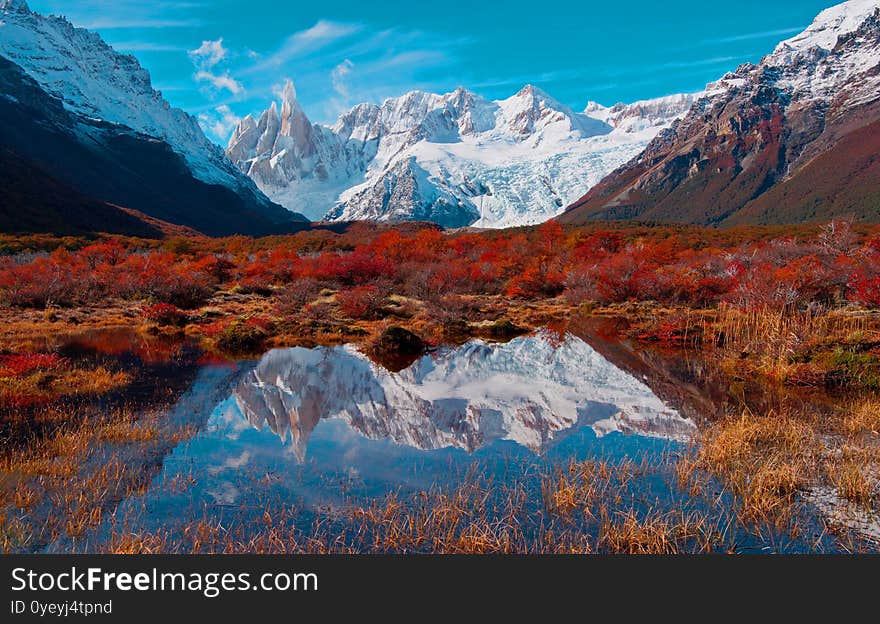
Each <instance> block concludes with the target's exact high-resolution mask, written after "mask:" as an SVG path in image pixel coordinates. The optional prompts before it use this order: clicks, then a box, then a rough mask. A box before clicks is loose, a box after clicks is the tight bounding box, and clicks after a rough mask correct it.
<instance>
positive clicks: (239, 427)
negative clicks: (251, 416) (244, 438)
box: [207, 397, 251, 440]
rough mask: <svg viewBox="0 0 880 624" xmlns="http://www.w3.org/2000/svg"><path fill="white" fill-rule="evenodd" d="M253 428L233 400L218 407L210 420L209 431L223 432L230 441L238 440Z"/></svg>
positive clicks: (230, 399) (229, 399) (225, 401)
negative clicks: (243, 433)
mask: <svg viewBox="0 0 880 624" xmlns="http://www.w3.org/2000/svg"><path fill="white" fill-rule="evenodd" d="M250 428H251V426H250V425H249V424H248V422H247V420H246V419H245V416H244V414H242V413H241V410H240V409H239V408H238V405H237V404H236V402H235V400H234V399H233V398H231V397H230V398H228V399H226V400H224V401H223V402H222V403H220V404H219V405H217V407H215V408H214V410H213V411H212V412H211V416H210V417H209V418H208V427H207V429H208V430H214V431H218V432H221V433H222V434H223V436H224V437H225V438H227V439H228V440H238V439H239V438H240V437H241V434H242V432H244V431H247V430H248V429H250Z"/></svg>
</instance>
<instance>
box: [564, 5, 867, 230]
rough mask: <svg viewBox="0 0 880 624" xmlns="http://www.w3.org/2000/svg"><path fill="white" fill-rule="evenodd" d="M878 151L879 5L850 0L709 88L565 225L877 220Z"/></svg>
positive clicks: (578, 207) (570, 212)
mask: <svg viewBox="0 0 880 624" xmlns="http://www.w3.org/2000/svg"><path fill="white" fill-rule="evenodd" d="M878 149H880V0H851V1H850V2H844V3H843V4H839V5H836V6H833V7H831V8H829V9H827V10H825V11H823V12H822V13H820V14H819V15H818V16H817V17H816V19H815V20H814V22H813V23H812V24H811V25H810V26H809V27H808V28H807V29H806V30H805V31H803V32H802V33H800V34H798V35H797V36H795V37H792V38H791V39H788V40H786V41H782V42H781V43H779V45H778V46H776V48H775V50H774V51H773V52H772V53H771V54H769V55H767V56H766V57H764V58H763V59H762V60H761V62H760V63H759V64H757V65H752V64H745V65H742V66H740V67H739V68H737V70H736V71H735V72H730V73H728V74H727V75H725V76H724V77H722V78H721V79H720V80H718V81H717V82H715V83H712V84H710V85H709V86H708V87H707V91H706V97H704V98H702V99H701V100H700V101H698V102H697V103H696V104H695V105H694V107H693V108H692V109H691V110H690V112H689V113H688V114H687V115H686V116H685V117H683V118H682V119H681V120H680V121H679V122H677V123H676V124H674V125H673V126H672V128H671V129H670V130H668V131H666V132H663V133H661V134H660V135H658V137H657V138H656V139H654V140H653V141H652V142H651V144H650V145H648V147H647V148H646V149H645V151H644V152H643V153H641V154H640V155H639V156H638V157H637V158H635V159H633V160H632V161H631V162H629V163H627V164H626V165H625V166H623V167H621V168H620V169H618V170H617V171H615V172H614V173H613V174H611V175H609V176H608V178H606V179H605V180H603V181H602V182H601V183H600V184H598V185H597V186H595V187H593V188H592V189H591V190H590V191H589V192H588V193H587V194H586V195H585V196H584V197H583V198H581V199H580V200H578V201H577V202H575V203H574V204H573V205H572V206H571V207H570V209H569V210H568V211H567V212H566V213H565V214H564V215H563V216H562V217H561V220H562V221H567V222H583V221H587V220H591V219H592V220H604V219H618V218H624V219H629V218H643V219H651V220H661V221H684V222H694V223H706V224H708V223H717V224H725V225H733V224H740V223H755V224H762V223H785V222H798V221H807V220H827V219H830V218H832V217H834V216H838V215H842V214H845V215H851V216H853V217H855V218H858V219H863V220H871V221H877V220H880V201H878V194H877V180H880V162H878V161H877V158H876V154H877V151H878ZM587 175H588V174H587Z"/></svg>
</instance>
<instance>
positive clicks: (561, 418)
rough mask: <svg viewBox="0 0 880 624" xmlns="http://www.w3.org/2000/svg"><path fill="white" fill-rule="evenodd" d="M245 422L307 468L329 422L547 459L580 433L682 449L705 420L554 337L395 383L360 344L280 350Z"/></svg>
mask: <svg viewBox="0 0 880 624" xmlns="http://www.w3.org/2000/svg"><path fill="white" fill-rule="evenodd" d="M234 397H235V401H236V403H237V405H238V408H239V410H240V411H241V413H242V415H243V416H244V417H245V418H246V419H247V420H248V421H249V422H250V423H251V424H252V425H253V426H255V427H257V428H262V427H264V426H268V427H269V428H270V429H271V430H272V431H273V432H275V433H276V434H277V435H279V436H280V437H281V438H282V440H284V441H286V442H289V443H290V444H291V446H292V449H293V451H294V453H295V454H296V455H297V457H298V458H299V459H300V460H302V459H303V458H304V457H305V453H306V447H307V445H308V439H309V436H310V434H311V432H312V431H313V430H314V428H315V427H316V426H317V424H318V422H319V421H320V420H321V419H322V418H342V419H344V420H345V421H346V422H347V423H348V424H349V425H350V426H351V427H352V428H353V429H354V430H355V431H357V432H359V433H361V434H362V435H364V436H366V437H368V438H371V439H384V438H390V439H391V440H393V441H394V442H395V443H397V444H402V445H407V446H412V447H415V448H419V449H425V450H429V449H437V448H443V447H458V448H462V449H465V450H467V451H474V450H476V449H479V448H482V447H484V446H486V445H488V444H490V443H491V442H493V441H495V440H502V439H503V440H511V441H514V442H516V443H518V444H520V445H522V446H524V447H526V448H529V449H531V450H533V451H535V452H542V451H543V450H545V449H546V448H547V447H548V446H550V445H551V444H553V443H554V442H555V441H558V440H559V439H561V438H562V437H564V436H565V434H566V432H567V431H571V430H573V428H575V427H578V426H589V427H591V428H592V429H593V430H594V431H595V432H596V434H597V435H598V436H602V435H606V434H608V433H610V432H612V431H621V432H623V433H637V434H640V435H647V436H657V437H663V438H669V439H677V440H682V439H686V438H688V437H690V436H691V435H693V433H694V432H695V431H696V429H695V425H694V424H693V422H692V421H691V420H689V419H687V418H684V417H682V416H681V415H680V414H679V413H678V412H676V411H675V410H674V409H672V408H670V407H668V406H667V405H665V404H664V403H663V402H662V401H661V400H660V399H659V398H657V396H656V395H655V394H654V393H653V392H652V391H651V390H650V389H649V388H648V387H647V386H646V385H645V384H643V383H642V382H641V381H639V380H638V379H636V378H635V377H633V376H631V375H629V374H628V373H626V372H624V371H622V370H621V369H619V368H617V367H616V366H614V365H613V364H611V363H610V362H608V360H606V359H605V358H604V357H602V356H601V355H600V354H599V353H597V352H596V351H595V350H594V349H593V348H592V347H590V346H589V345H587V344H586V343H585V342H584V341H582V340H580V339H579V338H576V337H574V336H567V337H566V338H565V339H564V340H563V341H562V342H561V344H560V343H558V342H556V341H554V340H552V339H551V338H550V337H549V336H547V335H544V334H536V335H531V336H523V337H520V338H516V339H514V340H512V341H510V342H509V343H506V344H488V343H485V342H482V341H479V340H477V341H473V342H470V343H468V344H466V345H464V346H462V347H460V348H457V349H447V350H443V351H440V352H438V353H434V354H431V355H426V356H424V357H422V358H420V359H419V360H417V361H416V362H414V363H413V364H412V365H411V366H409V367H408V368H405V369H404V370H402V371H400V372H398V373H393V372H389V371H387V370H385V369H384V368H382V367H381V366H379V365H377V364H375V363H373V362H371V361H370V360H369V359H368V358H367V357H366V356H365V355H363V354H362V353H360V352H358V351H357V350H356V349H355V348H354V347H353V346H351V345H347V346H341V347H319V348H315V349H304V348H299V347H297V348H292V349H279V350H274V351H270V352H269V353H267V354H266V355H264V356H263V358H262V359H261V360H260V362H259V363H258V364H257V366H256V368H255V369H254V370H253V371H251V372H249V373H248V374H247V375H246V376H245V377H244V378H243V379H242V380H241V382H240V383H239V384H238V385H237V387H236V389H235V390H234Z"/></svg>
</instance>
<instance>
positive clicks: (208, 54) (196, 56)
mask: <svg viewBox="0 0 880 624" xmlns="http://www.w3.org/2000/svg"><path fill="white" fill-rule="evenodd" d="M226 54H227V50H226V48H224V47H223V37H220V38H219V39H217V40H216V41H202V45H200V46H199V47H198V48H196V49H195V50H190V51H189V56H190V58H191V59H192V61H193V63H195V65H196V67H200V68H202V69H211V68H212V67H214V65H216V64H217V63H219V62H220V61H222V60H223V59H225V58H226Z"/></svg>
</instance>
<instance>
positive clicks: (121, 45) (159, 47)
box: [113, 41, 186, 52]
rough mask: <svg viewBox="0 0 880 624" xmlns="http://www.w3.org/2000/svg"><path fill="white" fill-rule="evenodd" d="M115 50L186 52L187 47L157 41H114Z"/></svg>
mask: <svg viewBox="0 0 880 624" xmlns="http://www.w3.org/2000/svg"><path fill="white" fill-rule="evenodd" d="M113 48H114V49H116V50H120V51H121V52H185V51H186V46H182V45H174V44H170V43H157V42H155V41H114V42H113Z"/></svg>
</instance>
